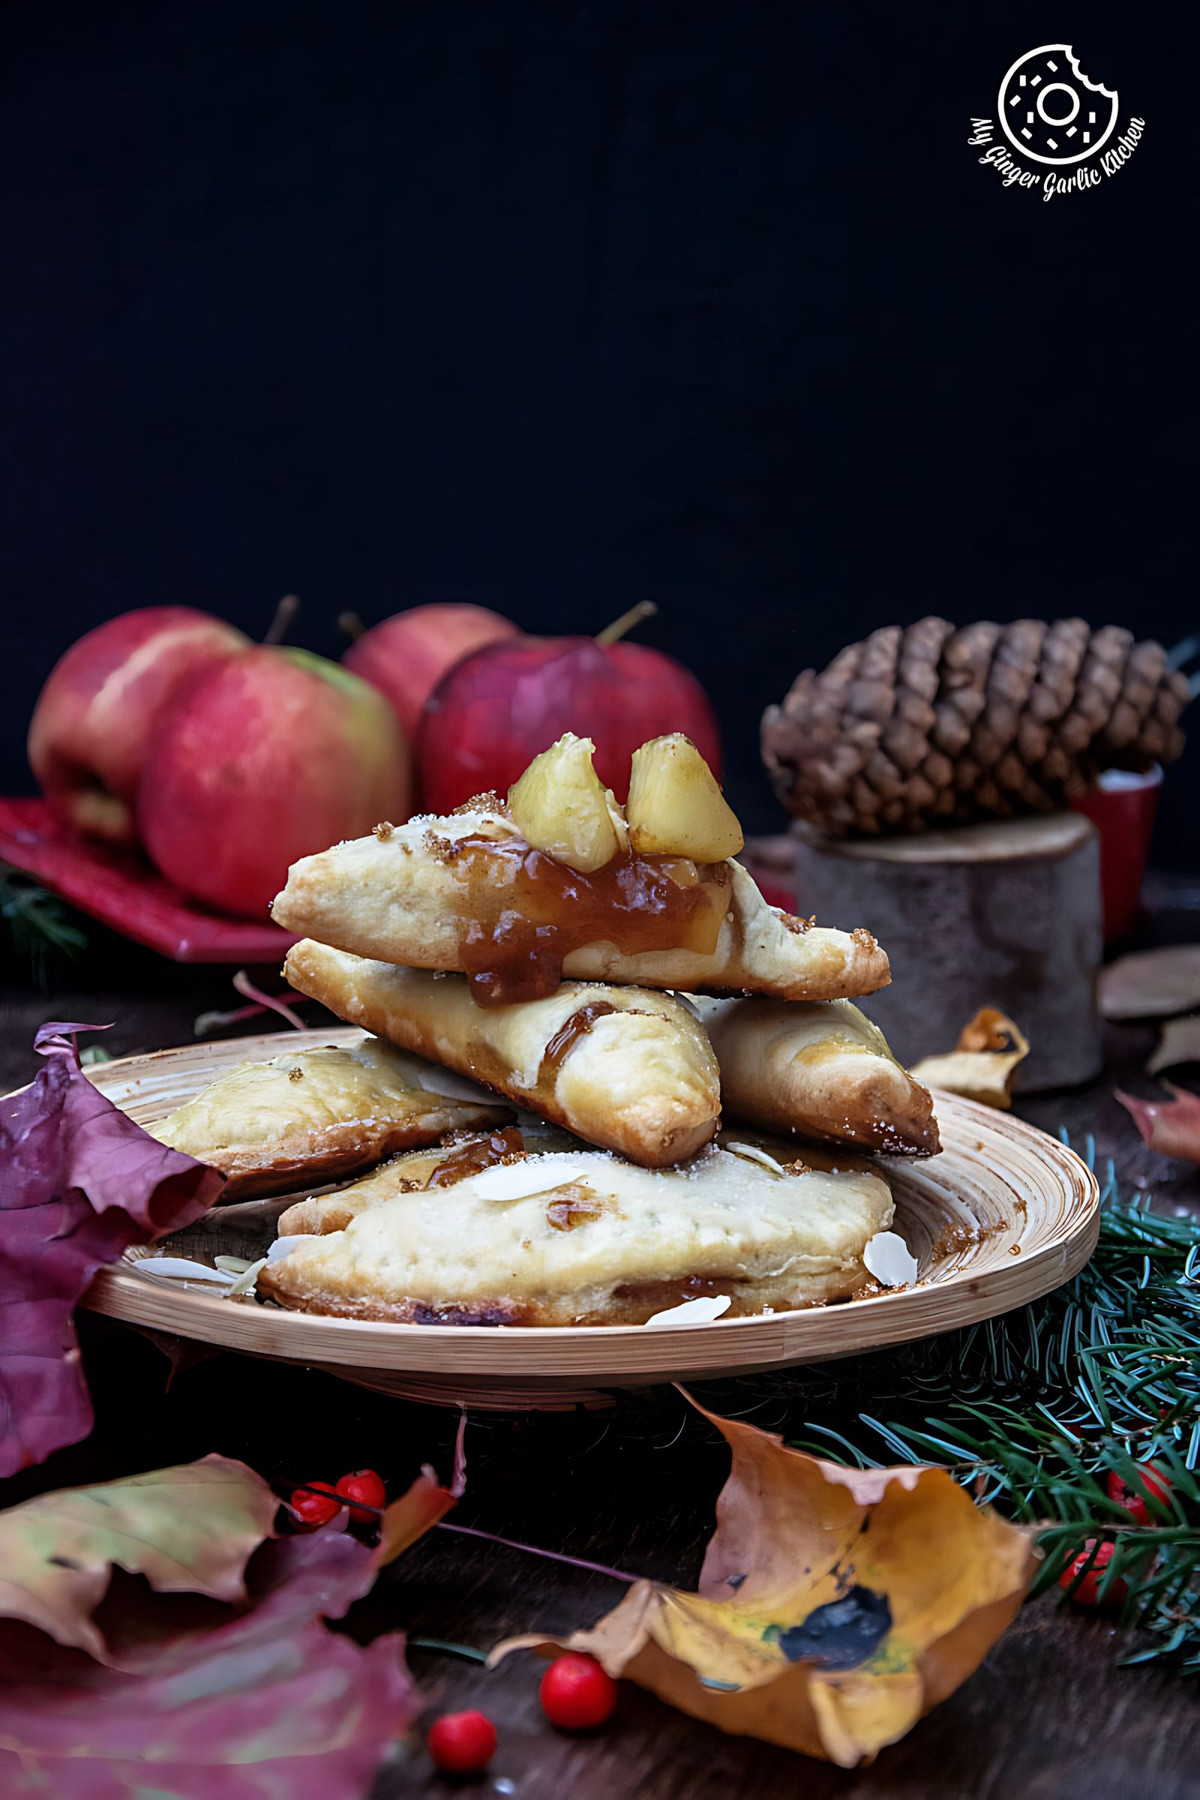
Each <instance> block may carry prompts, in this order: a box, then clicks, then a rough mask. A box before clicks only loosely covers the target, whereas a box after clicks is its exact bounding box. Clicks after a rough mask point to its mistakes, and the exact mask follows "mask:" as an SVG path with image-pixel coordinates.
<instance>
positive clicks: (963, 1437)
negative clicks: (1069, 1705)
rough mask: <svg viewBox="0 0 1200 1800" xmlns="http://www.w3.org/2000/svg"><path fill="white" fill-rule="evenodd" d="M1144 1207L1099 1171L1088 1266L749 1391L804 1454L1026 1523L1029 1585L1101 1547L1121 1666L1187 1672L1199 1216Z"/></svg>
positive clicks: (1195, 1494)
mask: <svg viewBox="0 0 1200 1800" xmlns="http://www.w3.org/2000/svg"><path fill="white" fill-rule="evenodd" d="M1087 1154H1088V1160H1089V1162H1091V1161H1092V1160H1093V1159H1094V1150H1093V1147H1092V1146H1091V1145H1090V1143H1089V1145H1088V1146H1087ZM1146 1206H1147V1202H1146V1199H1145V1196H1144V1195H1141V1194H1138V1195H1135V1196H1134V1197H1133V1198H1132V1199H1122V1197H1121V1196H1120V1194H1119V1193H1118V1191H1117V1183H1116V1179H1115V1175H1114V1172H1113V1170H1112V1167H1111V1165H1110V1167H1109V1170H1108V1177H1107V1181H1106V1183H1105V1187H1104V1193H1103V1196H1102V1213H1101V1224H1100V1237H1099V1242H1098V1244H1097V1247H1096V1253H1095V1255H1094V1256H1093V1258H1092V1261H1091V1262H1090V1263H1089V1264H1088V1266H1087V1268H1086V1269H1084V1270H1083V1271H1082V1272H1081V1273H1080V1274H1079V1275H1077V1276H1076V1277H1075V1279H1074V1280H1073V1281H1070V1282H1068V1283H1067V1285H1066V1286H1065V1287H1062V1288H1059V1289H1058V1290H1057V1292H1055V1293H1053V1294H1048V1295H1047V1296H1046V1297H1045V1299H1043V1300H1041V1301H1039V1302H1038V1303H1037V1305H1035V1306H1026V1307H1023V1308H1022V1309H1020V1310H1019V1311H1017V1312H1013V1313H1009V1314H1007V1315H1005V1316H1004V1317H1002V1318H997V1319H985V1320H983V1321H982V1322H981V1323H980V1324H978V1325H973V1326H970V1327H968V1328H967V1329H965V1330H963V1331H958V1332H950V1333H946V1334H944V1335H941V1336H938V1337H933V1338H926V1339H922V1340H918V1341H917V1342H915V1343H911V1344H902V1345H898V1346H897V1347H895V1348H894V1349H891V1350H888V1351H884V1352H877V1353H875V1354H873V1355H869V1356H863V1357H857V1358H853V1359H849V1360H846V1361H839V1362H838V1363H836V1364H833V1365H831V1366H830V1368H829V1369H828V1370H826V1369H824V1368H821V1367H817V1368H815V1369H811V1370H805V1371H799V1372H796V1373H794V1374H791V1375H787V1376H784V1375H780V1376H772V1377H766V1378H763V1377H760V1378H757V1380H755V1382H754V1387H755V1389H756V1391H757V1392H758V1393H759V1394H763V1393H764V1392H765V1393H766V1394H768V1395H769V1397H770V1398H771V1399H772V1400H775V1401H777V1402H781V1403H783V1404H784V1405H785V1406H786V1419H785V1422H784V1425H783V1430H784V1435H785V1436H786V1437H787V1439H788V1441H789V1442H791V1443H795V1444H797V1445H799V1446H800V1447H801V1448H803V1449H806V1450H810V1451H813V1452H815V1453H816V1454H818V1455H823V1456H832V1457H834V1458H836V1459H838V1460H843V1461H844V1460H849V1461H851V1462H854V1463H857V1464H858V1465H859V1466H860V1467H878V1466H879V1465H880V1464H884V1463H891V1462H914V1463H916V1462H921V1463H940V1464H942V1465H944V1466H948V1467H949V1468H951V1470H952V1471H953V1473H954V1474H955V1476H956V1477H957V1479H958V1480H960V1481H961V1482H962V1483H963V1484H964V1486H968V1487H970V1488H971V1489H972V1491H973V1492H974V1493H975V1494H976V1495H977V1497H978V1498H979V1499H980V1500H981V1501H984V1502H987V1503H990V1504H993V1505H995V1506H997V1507H998V1508H999V1509H1000V1510H1001V1511H1003V1512H1004V1513H1006V1514H1007V1515H1008V1516H1009V1517H1011V1518H1014V1519H1018V1520H1020V1521H1022V1522H1024V1523H1029V1524H1033V1525H1036V1526H1037V1527H1038V1538H1039V1543H1040V1545H1041V1548H1042V1550H1043V1553H1044V1561H1043V1563H1042V1566H1041V1569H1040V1571H1039V1574H1038V1577H1037V1580H1036V1582H1035V1584H1034V1592H1041V1591H1043V1590H1044V1589H1046V1588H1049V1587H1052V1586H1053V1585H1054V1584H1055V1583H1056V1582H1057V1581H1058V1579H1059V1577H1060V1575H1062V1573H1063V1571H1064V1569H1065V1568H1066V1567H1067V1565H1068V1563H1069V1562H1070V1561H1071V1560H1072V1559H1073V1558H1074V1557H1075V1556H1076V1555H1077V1554H1078V1553H1079V1551H1080V1550H1082V1549H1083V1548H1084V1545H1085V1543H1086V1542H1087V1541H1088V1540H1089V1539H1098V1540H1107V1541H1111V1542H1112V1544H1113V1546H1114V1548H1113V1552H1112V1556H1111V1560H1110V1561H1109V1563H1108V1565H1107V1567H1106V1569H1105V1572H1104V1576H1103V1578H1102V1581H1101V1584H1100V1591H1101V1595H1102V1596H1108V1595H1112V1596H1114V1597H1115V1596H1116V1595H1118V1594H1119V1593H1120V1591H1121V1590H1120V1587H1119V1585H1118V1584H1120V1583H1124V1584H1125V1585H1126V1587H1127V1588H1128V1597H1127V1598H1126V1600H1125V1602H1124V1605H1123V1607H1122V1608H1121V1617H1122V1620H1123V1622H1124V1623H1126V1624H1129V1625H1136V1626H1138V1627H1140V1628H1141V1629H1142V1631H1143V1632H1145V1633H1146V1634H1148V1636H1147V1640H1146V1642H1145V1643H1143V1644H1139V1647H1138V1649H1137V1651H1136V1653H1135V1654H1134V1655H1133V1656H1131V1657H1130V1658H1129V1659H1128V1660H1130V1661H1138V1662H1141V1661H1146V1660H1149V1659H1151V1658H1153V1657H1162V1656H1170V1657H1171V1658H1172V1659H1173V1661H1174V1662H1175V1664H1176V1666H1177V1667H1179V1668H1180V1669H1184V1670H1187V1671H1189V1672H1191V1673H1198V1672H1200V1478H1198V1476H1197V1467H1198V1465H1200V1221H1197V1220H1195V1219H1177V1218H1167V1217H1164V1216H1163V1215H1161V1214H1158V1213H1152V1212H1149V1211H1147V1210H1146ZM710 1391H711V1390H710ZM745 1391H746V1388H745V1386H742V1387H741V1392H742V1393H743V1394H744V1393H745ZM717 1405H718V1410H721V1409H722V1408H721V1404H720V1403H719V1402H718V1403H717ZM1150 1462H1152V1463H1154V1464H1156V1465H1157V1467H1158V1468H1159V1469H1161V1470H1163V1471H1164V1473H1165V1474H1166V1475H1167V1476H1168V1478H1169V1480H1170V1483H1171V1492H1170V1495H1169V1498H1168V1499H1167V1501H1166V1502H1165V1504H1160V1503H1158V1502H1157V1501H1156V1499H1155V1497H1154V1495H1152V1494H1147V1493H1146V1490H1145V1489H1144V1488H1143V1487H1142V1484H1141V1483H1140V1480H1139V1478H1138V1475H1137V1465H1138V1464H1145V1463H1150ZM1110 1470H1112V1471H1115V1472H1116V1474H1117V1475H1118V1476H1119V1477H1120V1479H1121V1481H1122V1482H1123V1483H1124V1484H1125V1486H1126V1487H1127V1488H1128V1489H1130V1490H1132V1491H1133V1492H1134V1493H1139V1494H1142V1495H1143V1496H1144V1497H1145V1498H1146V1500H1147V1506H1148V1511H1149V1515H1150V1519H1151V1524H1150V1525H1149V1526H1144V1525H1137V1524H1131V1522H1130V1515H1129V1513H1128V1511H1127V1510H1126V1509H1125V1508H1124V1507H1123V1506H1122V1505H1121V1504H1120V1503H1119V1502H1118V1501H1115V1500H1112V1499H1110V1498H1109V1496H1108V1493H1107V1491H1106V1487H1105V1477H1106V1475H1107V1474H1108V1472H1109V1471H1110ZM1082 1573H1083V1571H1080V1574H1081V1575H1082Z"/></svg>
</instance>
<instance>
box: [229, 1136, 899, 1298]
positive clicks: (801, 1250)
mask: <svg viewBox="0 0 1200 1800" xmlns="http://www.w3.org/2000/svg"><path fill="white" fill-rule="evenodd" d="M509 1135H510V1145H511V1140H512V1139H516V1138H517V1136H518V1134H517V1133H515V1132H514V1133H511V1134H509ZM480 1142H482V1143H484V1144H485V1145H486V1143H487V1140H486V1139H484V1140H480ZM470 1151H471V1145H470V1144H464V1145H462V1146H460V1147H459V1148H458V1150H457V1151H456V1152H454V1153H452V1154H454V1155H457V1156H458V1157H459V1158H460V1165H459V1166H460V1170H461V1169H462V1168H463V1167H464V1166H465V1165H467V1164H468V1163H469V1158H470ZM792 1154H793V1152H792V1149H791V1148H790V1147H779V1146H777V1147H776V1152H775V1154H774V1155H772V1154H771V1153H770V1152H768V1151H766V1150H764V1149H763V1148H762V1146H761V1144H753V1143H746V1142H745V1141H743V1140H740V1139H739V1138H738V1136H737V1134H735V1133H723V1134H722V1137H721V1140H720V1144H719V1145H718V1144H711V1145H709V1146H708V1147H707V1148H706V1149H705V1150H703V1151H701V1153H700V1155H699V1156H697V1157H696V1158H695V1159H694V1160H693V1161H692V1162H690V1163H688V1164H687V1165H686V1166H685V1167H683V1168H673V1169H643V1168H638V1167H636V1166H635V1165H634V1164H632V1163H629V1162H626V1161H625V1160H624V1159H622V1158H621V1157H616V1156H611V1155H608V1154H606V1153H605V1152H603V1151H597V1150H592V1149H589V1148H587V1147H586V1146H584V1145H581V1144H576V1145H575V1146H574V1147H568V1148H566V1149H562V1148H554V1149H550V1150H542V1149H541V1148H538V1149H535V1150H517V1149H515V1148H513V1147H509V1148H507V1149H499V1148H498V1147H496V1148H495V1149H494V1150H493V1152H492V1154H490V1155H489V1157H488V1160H487V1161H486V1163H485V1165H484V1166H483V1167H482V1168H480V1167H478V1166H476V1167H474V1168H470V1167H467V1168H466V1172H465V1173H460V1175H459V1179H457V1180H450V1181H449V1182H447V1181H446V1180H445V1179H439V1178H438V1175H439V1170H442V1171H444V1170H445V1169H446V1166H447V1162H448V1161H449V1159H448V1158H447V1159H443V1160H442V1162H441V1163H438V1164H435V1165H434V1166H433V1167H432V1168H431V1167H430V1157H429V1155H428V1153H424V1154H420V1155H417V1156H401V1157H397V1158H396V1159H395V1161H393V1162H390V1163H388V1164H387V1165H386V1167H385V1168H383V1169H380V1170H379V1171H378V1172H377V1173H376V1174H374V1175H370V1176H367V1177H366V1178H365V1179H364V1180H363V1181H360V1182H357V1183H356V1184H355V1185H354V1187H352V1188H349V1189H347V1190H345V1191H344V1192H343V1193H342V1194H337V1195H330V1196H328V1197H327V1199H322V1200H319V1201H313V1202H305V1203H303V1205H302V1206H299V1207H293V1208H291V1209H290V1210H289V1212H287V1213H285V1214H284V1216H283V1219H282V1220H281V1221H280V1224H281V1227H282V1228H283V1230H284V1233H285V1234H286V1235H285V1240H284V1244H282V1245H281V1246H280V1248H281V1251H282V1252H283V1253H282V1254H281V1255H279V1256H278V1257H277V1259H276V1260H275V1261H272V1262H270V1263H268V1266H267V1267H266V1268H265V1269H263V1270H262V1272H261V1273H260V1275H259V1277H258V1286H259V1291H260V1292H262V1293H264V1294H268V1295H270V1296H272V1297H273V1298H274V1299H276V1300H278V1301H279V1302H280V1303H281V1304H282V1305H284V1306H287V1307H294V1308H297V1309H299V1310H301V1311H305V1312H318V1313H333V1314H336V1315H339V1316H341V1317H344V1318H355V1319H379V1320H391V1321H395V1322H398V1323H408V1324H448V1325H638V1324H644V1323H645V1322H646V1321H647V1320H648V1319H650V1318H651V1317H652V1316H653V1315H654V1314H656V1313H659V1312H662V1311H665V1310H667V1309H669V1308H672V1307H674V1306H676V1305H679V1304H680V1303H681V1302H683V1301H685V1300H689V1299H693V1298H697V1297H700V1296H722V1297H728V1299H729V1302H730V1304H729V1307H728V1311H727V1316H729V1317H736V1316H739V1315H740V1316H745V1315H749V1314H755V1313H762V1312H765V1311H776V1312H779V1311H785V1310H790V1309H791V1308H793V1307H798V1306H812V1305H818V1304H821V1303H822V1302H825V1301H830V1300H841V1299H846V1298H848V1297H849V1296H851V1295H853V1294H855V1293H856V1292H858V1290H859V1289H860V1288H861V1287H863V1286H864V1285H866V1284H867V1282H868V1281H869V1280H870V1277H869V1275H868V1273H867V1270H866V1268H865V1265H864V1263H863V1251H864V1249H865V1248H866V1245H867V1244H868V1242H869V1241H870V1239H871V1238H872V1237H874V1235H875V1233H876V1232H879V1231H885V1230H886V1229H887V1228H888V1226H889V1225H890V1224H891V1222H892V1210H893V1209H892V1197H891V1194H890V1193H889V1192H888V1189H887V1187H886V1186H885V1184H884V1183H883V1181H881V1180H880V1179H879V1177H878V1176H877V1175H876V1174H873V1173H869V1172H866V1171H864V1170H862V1169H851V1168H843V1169H841V1170H838V1171H836V1172H832V1173H831V1172H826V1171H823V1170H814V1169H811V1168H806V1167H805V1166H804V1165H803V1164H800V1163H791V1164H788V1163H787V1162H786V1161H785V1160H780V1159H781V1158H782V1159H787V1158H789V1157H791V1156H792ZM498 1158H499V1159H498ZM450 1173H451V1175H453V1173H454V1170H453V1169H451V1171H450ZM327 1205H328V1206H330V1207H331V1208H335V1207H338V1206H339V1205H340V1209H341V1210H340V1213H337V1212H333V1211H330V1212H328V1213H326V1215H325V1218H324V1220H322V1218H321V1213H320V1211H316V1212H312V1211H310V1210H309V1209H310V1208H315V1209H323V1208H325V1207H326V1206H327ZM335 1220H336V1221H337V1223H336V1224H335ZM310 1223H311V1224H313V1225H315V1226H317V1227H318V1228H320V1235H316V1234H315V1233H313V1234H309V1233H307V1232H305V1231H304V1230H303V1229H302V1228H304V1227H306V1226H307V1225H308V1224H310ZM329 1225H334V1228H333V1229H327V1228H324V1227H327V1226H329ZM297 1232H300V1233H301V1235H299V1236H296V1235H294V1234H296V1233H297Z"/></svg>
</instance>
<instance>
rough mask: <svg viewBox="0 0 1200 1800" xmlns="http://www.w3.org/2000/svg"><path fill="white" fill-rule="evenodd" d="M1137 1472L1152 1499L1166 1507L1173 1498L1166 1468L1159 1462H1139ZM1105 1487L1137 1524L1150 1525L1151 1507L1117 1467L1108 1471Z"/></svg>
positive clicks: (1110, 1496) (1109, 1494) (1112, 1498)
mask: <svg viewBox="0 0 1200 1800" xmlns="http://www.w3.org/2000/svg"><path fill="white" fill-rule="evenodd" d="M1137 1472H1138V1479H1139V1481H1140V1482H1141V1484H1142V1486H1143V1487H1144V1488H1145V1490H1146V1493H1147V1494H1148V1495H1149V1497H1150V1499H1151V1500H1155V1501H1157V1502H1158V1504H1159V1505H1160V1506H1162V1507H1166V1506H1167V1505H1168V1504H1169V1502H1170V1499H1171V1477H1170V1476H1169V1475H1168V1474H1167V1472H1166V1470H1165V1469H1163V1468H1160V1467H1159V1465H1158V1463H1139V1464H1138V1466H1137ZM1104 1487H1105V1491H1106V1492H1107V1494H1108V1497H1109V1499H1110V1500H1115V1501H1116V1503H1117V1505H1118V1506H1123V1507H1124V1508H1125V1511H1126V1512H1127V1513H1128V1514H1129V1516H1130V1518H1131V1519H1132V1520H1133V1521H1134V1523H1135V1524H1137V1525H1149V1524H1150V1523H1151V1517H1150V1508H1149V1507H1148V1506H1147V1504H1146V1501H1145V1499H1144V1498H1143V1497H1142V1495H1141V1494H1140V1493H1138V1492H1137V1490H1136V1489H1135V1488H1130V1487H1126V1485H1125V1483H1124V1482H1123V1481H1122V1479H1121V1477H1120V1476H1119V1475H1118V1474H1117V1471H1116V1470H1115V1469H1110V1470H1109V1471H1108V1474H1107V1475H1106V1476H1105V1478H1104Z"/></svg>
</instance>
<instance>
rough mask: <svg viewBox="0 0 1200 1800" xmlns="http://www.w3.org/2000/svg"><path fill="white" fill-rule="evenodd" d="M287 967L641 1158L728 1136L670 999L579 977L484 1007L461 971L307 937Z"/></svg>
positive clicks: (711, 1080) (706, 1051)
mask: <svg viewBox="0 0 1200 1800" xmlns="http://www.w3.org/2000/svg"><path fill="white" fill-rule="evenodd" d="M283 972H284V975H285V977H286V979H287V980H288V981H290V982H291V984H292V986H293V987H294V988H298V989H299V990H300V992H301V993H302V994H308V995H310V996H311V998H312V999H314V1000H319V1001H320V1002H321V1003H322V1005H324V1006H327V1007H329V1009H330V1010H331V1011H332V1012H335V1013H337V1014H338V1016H339V1017H340V1018H343V1019H348V1020H349V1021H350V1022H351V1023H352V1024H354V1025H362V1026H364V1027H365V1028H366V1029H367V1030H368V1031H374V1032H376V1033H378V1035H379V1036H380V1037H385V1038H388V1039H389V1040H390V1041H391V1042H392V1043H394V1044H399V1045H400V1046H401V1047H402V1048H403V1049H405V1050H411V1051H413V1052H415V1053H416V1054H417V1055H419V1056H425V1057H431V1058H434V1059H436V1060H437V1061H438V1062H440V1063H444V1064H445V1065H446V1067H447V1068H450V1069H456V1070H458V1071H459V1072H460V1073H461V1074H463V1075H467V1076H469V1077H471V1078H472V1079H473V1080H476V1081H482V1082H484V1083H485V1084H486V1085H487V1086H488V1087H489V1088H493V1089H495V1090H496V1091H497V1092H498V1093H501V1094H506V1095H507V1096H508V1097H509V1098H510V1099H511V1100H514V1101H516V1103H517V1104H518V1105H520V1106H524V1107H528V1108H529V1110H530V1111H531V1112H535V1113H538V1114H540V1115H541V1116H542V1117H543V1118H547V1119H550V1120H552V1121H554V1122H555V1123H557V1124H560V1125H563V1126H565V1127H566V1128H567V1129H568V1130H570V1131H573V1132H575V1133H576V1134H577V1135H578V1136H579V1137H582V1138H586V1139H587V1140H588V1141H589V1142H590V1143H593V1144H600V1145H603V1146H604V1147H605V1148H607V1149H610V1150H617V1151H619V1152H620V1153H621V1154H622V1155H623V1156H627V1157H629V1158H630V1159H631V1161H633V1162H636V1163H642V1164H645V1165H646V1166H648V1167H651V1168H657V1167H660V1166H662V1165H663V1164H666V1163H674V1162H681V1161H683V1160H684V1158H686V1157H689V1156H692V1155H694V1154H695V1152H696V1151H697V1150H699V1149H700V1148H701V1146H702V1145H704V1144H706V1143H707V1142H708V1141H709V1139H710V1138H711V1137H712V1136H713V1134H714V1132H715V1131H716V1129H717V1125H718V1122H719V1115H720V1111H721V1093H720V1078H719V1075H718V1072H717V1062H716V1058H715V1056H714V1055H713V1052H712V1047H711V1045H710V1044H709V1042H708V1039H707V1037H706V1036H705V1034H704V1031H703V1030H702V1028H701V1027H700V1025H699V1024H698V1023H697V1022H696V1020H695V1018H694V1017H693V1016H692V1015H691V1014H690V1013H689V1012H688V1010H687V1009H686V1007H683V1006H681V1005H680V1004H679V1002H678V1001H677V1000H674V999H672V998H670V997H669V996H668V995H665V994H651V993H644V992H641V991H640V990H638V989H637V988H629V987H607V986H603V985H601V984H598V983H587V984H584V983H581V982H575V981H568V982H564V983H563V984H562V985H561V986H560V987H559V988H558V990H557V992H556V993H554V994H552V995H550V996H549V998H548V999H544V1000H535V1001H528V1002H525V1003H522V1004H519V1005H515V1006H491V1007H483V1006H479V1005H478V1004H477V1003H476V1001H475V1000H474V999H472V997H471V991H470V988H469V987H468V984H467V983H466V981H464V980H463V978H462V977H461V976H459V975H437V974H430V973H429V972H428V971H426V970H423V969H401V968H396V967H395V966H393V965H392V964H390V963H384V962H371V961H368V960H366V959H365V958H363V957H360V956H351V955H348V954H347V953H346V952H345V951H342V950H331V949H329V948H328V946H326V945H325V944H317V943H314V942H312V941H311V940H307V939H306V940H304V941H302V942H301V943H299V944H296V945H294V946H293V947H292V949H291V950H289V952H288V956H287V961H286V963H285V964H284V971H283Z"/></svg>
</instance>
